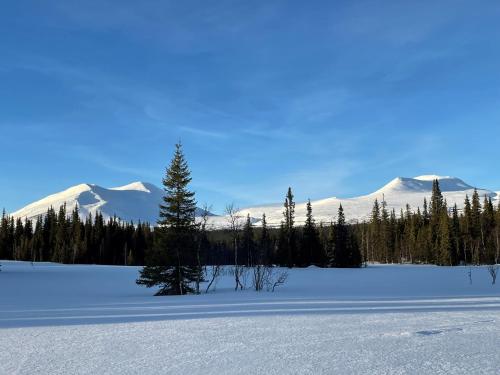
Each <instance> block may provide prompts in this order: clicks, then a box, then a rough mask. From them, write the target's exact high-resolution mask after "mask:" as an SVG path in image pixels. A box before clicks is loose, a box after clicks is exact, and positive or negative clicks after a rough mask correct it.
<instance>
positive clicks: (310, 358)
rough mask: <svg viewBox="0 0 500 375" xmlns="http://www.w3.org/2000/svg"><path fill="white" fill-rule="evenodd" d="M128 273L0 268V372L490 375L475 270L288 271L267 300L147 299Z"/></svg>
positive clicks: (222, 294)
mask: <svg viewBox="0 0 500 375" xmlns="http://www.w3.org/2000/svg"><path fill="white" fill-rule="evenodd" d="M137 271H138V269H137V268H135V267H111V266H62V265H57V264H50V263H45V264H40V263H35V264H34V265H33V266H31V265H30V263H18V262H3V266H2V272H0V373H1V374H34V373H50V374H69V373H71V374H97V373H98V374H137V373H141V374H159V373H167V374H236V373H248V374H261V373H267V374H284V373H286V374H361V373H363V374H498V369H499V368H500V356H499V355H498V344H499V343H500V294H499V292H500V289H499V287H498V285H496V286H493V285H491V282H490V279H489V275H488V273H487V271H486V269H485V268H484V267H474V268H473V269H472V275H473V284H472V285H470V284H469V280H468V277H467V271H468V268H466V267H455V268H449V267H436V266H410V265H403V266H401V265H399V266H396V265H389V266H386V265H372V266H369V267H368V268H366V269H347V270H346V269H318V268H315V267H311V268H308V269H294V270H291V271H290V275H289V281H288V282H287V284H286V285H284V286H283V287H281V288H280V289H278V290H277V292H275V293H268V292H262V293H256V292H253V291H250V290H247V291H243V292H234V291H233V290H232V286H233V283H232V279H231V277H230V276H224V277H223V278H222V279H221V280H220V282H219V283H218V285H217V290H216V291H215V292H214V293H210V294H208V295H200V296H184V297H152V294H153V292H154V291H153V290H150V289H146V288H142V287H139V286H137V285H135V284H134V280H135V278H136V277H137Z"/></svg>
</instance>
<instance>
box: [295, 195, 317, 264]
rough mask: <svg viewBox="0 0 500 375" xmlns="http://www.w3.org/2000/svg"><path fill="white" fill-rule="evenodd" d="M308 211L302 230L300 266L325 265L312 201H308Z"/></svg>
mask: <svg viewBox="0 0 500 375" xmlns="http://www.w3.org/2000/svg"><path fill="white" fill-rule="evenodd" d="M306 210H307V212H306V221H305V225H304V227H303V229H302V241H301V246H300V255H301V256H300V259H301V262H300V265H301V266H305V267H307V266H310V265H311V264H315V265H321V264H322V263H323V259H322V256H321V253H322V251H321V243H320V240H319V233H318V230H317V228H316V223H315V221H314V218H313V214H312V206H311V200H308V201H307V205H306Z"/></svg>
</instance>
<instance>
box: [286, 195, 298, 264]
mask: <svg viewBox="0 0 500 375" xmlns="http://www.w3.org/2000/svg"><path fill="white" fill-rule="evenodd" d="M284 207H285V211H283V216H284V222H283V224H284V229H285V235H286V244H284V245H285V247H286V265H287V266H288V267H290V268H291V267H293V265H294V262H295V260H296V259H295V227H294V224H295V202H294V200H293V194H292V188H290V187H289V188H288V192H287V194H286V198H285V203H284Z"/></svg>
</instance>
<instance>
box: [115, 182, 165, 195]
mask: <svg viewBox="0 0 500 375" xmlns="http://www.w3.org/2000/svg"><path fill="white" fill-rule="evenodd" d="M110 190H120V191H123V190H135V191H143V192H145V193H151V192H152V191H154V190H159V188H158V187H156V186H155V185H153V184H150V183H148V182H142V181H135V182H132V183H130V184H127V185H123V186H118V187H114V188H111V189H110Z"/></svg>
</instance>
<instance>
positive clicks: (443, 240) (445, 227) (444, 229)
mask: <svg viewBox="0 0 500 375" xmlns="http://www.w3.org/2000/svg"><path fill="white" fill-rule="evenodd" d="M433 215H436V213H434V214H433ZM452 246H453V243H452V238H451V229H450V219H449V217H448V209H447V207H446V204H443V205H442V207H441V214H440V215H439V221H438V228H437V235H436V249H437V254H436V255H437V259H436V263H437V264H439V265H442V266H451V265H453V259H452Z"/></svg>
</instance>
